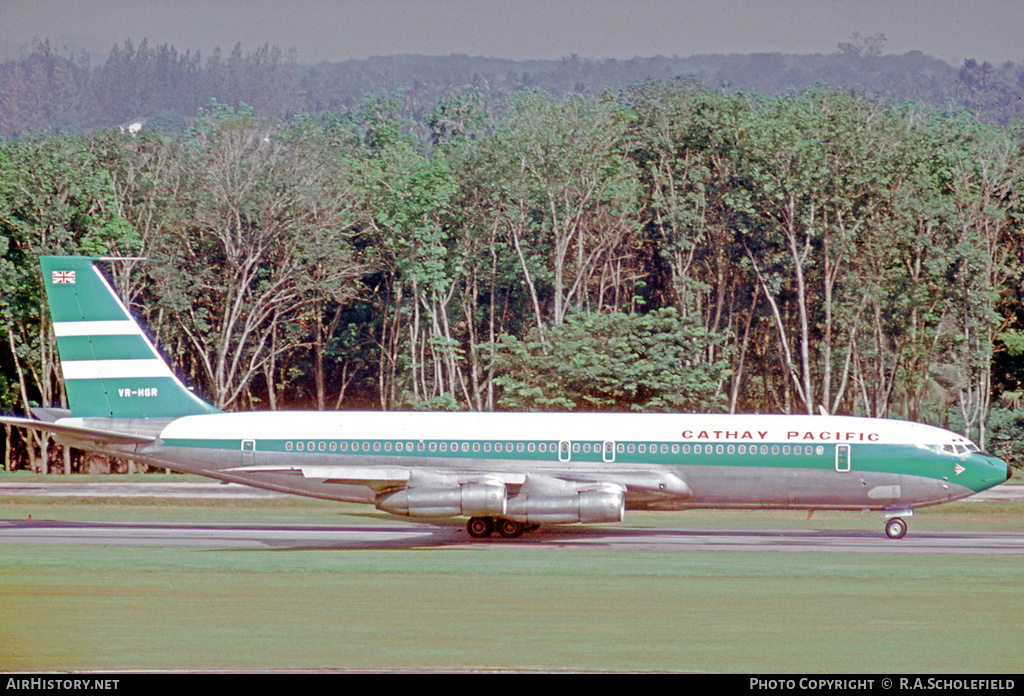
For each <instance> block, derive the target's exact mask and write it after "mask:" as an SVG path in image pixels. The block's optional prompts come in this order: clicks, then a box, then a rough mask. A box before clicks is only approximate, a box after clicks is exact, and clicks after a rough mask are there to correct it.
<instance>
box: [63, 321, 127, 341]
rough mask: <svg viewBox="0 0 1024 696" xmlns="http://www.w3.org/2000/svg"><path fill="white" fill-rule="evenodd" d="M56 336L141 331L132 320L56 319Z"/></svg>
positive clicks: (121, 334)
mask: <svg viewBox="0 0 1024 696" xmlns="http://www.w3.org/2000/svg"><path fill="white" fill-rule="evenodd" d="M53 332H54V333H55V334H56V335H57V338H62V337H64V336H133V335H139V334H141V333H142V332H141V331H140V330H139V327H138V325H137V324H136V323H135V322H134V321H127V320H123V321H57V322H54V324H53Z"/></svg>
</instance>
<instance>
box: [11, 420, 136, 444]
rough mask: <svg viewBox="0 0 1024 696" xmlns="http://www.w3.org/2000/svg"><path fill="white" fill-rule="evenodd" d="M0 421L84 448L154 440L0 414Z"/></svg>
mask: <svg viewBox="0 0 1024 696" xmlns="http://www.w3.org/2000/svg"><path fill="white" fill-rule="evenodd" d="M0 423H6V424H7V425H13V426H16V427H19V428H29V429H30V430H39V431H41V432H44V433H49V434H51V435H53V436H55V437H56V438H58V439H60V440H63V441H67V442H69V443H74V445H77V446H80V447H82V448H84V449H88V448H89V446H90V445H92V446H95V447H102V446H104V445H129V446H130V445H149V444H152V443H153V442H155V441H156V438H155V437H151V436H148V435H138V434H134V433H119V432H113V431H109V430H97V429H95V428H84V427H82V426H79V425H64V424H61V423H51V422H47V421H40V420H35V419H33V418H17V417H14V416H0Z"/></svg>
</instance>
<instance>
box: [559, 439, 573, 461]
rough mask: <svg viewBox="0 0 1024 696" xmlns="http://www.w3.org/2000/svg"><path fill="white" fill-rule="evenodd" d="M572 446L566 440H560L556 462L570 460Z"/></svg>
mask: <svg viewBox="0 0 1024 696" xmlns="http://www.w3.org/2000/svg"><path fill="white" fill-rule="evenodd" d="M571 453H572V446H571V445H570V444H569V441H568V440H562V441H560V442H559V443H558V461H560V462H567V461H569V459H571V458H572V454H571Z"/></svg>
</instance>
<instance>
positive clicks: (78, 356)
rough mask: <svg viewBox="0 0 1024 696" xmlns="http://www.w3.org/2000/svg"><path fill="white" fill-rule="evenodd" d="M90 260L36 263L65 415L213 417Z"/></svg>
mask: <svg viewBox="0 0 1024 696" xmlns="http://www.w3.org/2000/svg"><path fill="white" fill-rule="evenodd" d="M94 261H95V259H92V258H86V257H64V256H43V257H40V259H39V262H40V265H41V266H42V269H43V285H44V287H45V288H46V297H47V301H48V302H49V305H50V315H51V317H52V318H53V325H54V333H56V335H57V350H58V352H59V353H60V358H61V366H62V368H63V372H64V378H65V379H64V381H65V390H66V392H67V397H68V405H69V406H70V408H71V413H72V415H73V416H75V417H82V418H88V417H112V418H176V417H179V416H187V415H196V414H203V413H217V412H218V410H217V409H215V408H214V407H213V406H210V405H209V404H207V403H206V402H204V401H202V400H201V399H199V398H198V397H196V396H195V395H194V394H192V392H190V391H189V390H188V389H187V388H186V387H185V386H184V385H183V384H182V383H181V382H180V381H179V380H178V379H177V378H176V377H175V376H174V374H173V373H172V372H171V370H170V368H169V367H168V366H167V364H166V362H165V361H164V360H163V358H162V357H161V355H160V353H159V352H158V351H157V350H156V348H155V347H154V346H153V344H152V342H150V340H149V338H147V337H146V335H145V333H143V331H142V328H141V327H140V326H139V325H138V323H137V322H136V321H135V320H134V319H133V318H132V317H131V314H130V313H129V312H128V309H127V308H126V307H125V306H124V304H123V303H122V302H121V300H120V299H118V297H117V295H116V293H115V292H114V290H113V288H111V286H110V284H109V283H108V282H107V280H106V278H104V277H103V275H102V274H101V273H100V272H99V270H98V269H97V268H96V267H95V265H94Z"/></svg>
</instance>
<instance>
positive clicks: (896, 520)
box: [885, 517, 907, 539]
mask: <svg viewBox="0 0 1024 696" xmlns="http://www.w3.org/2000/svg"><path fill="white" fill-rule="evenodd" d="M885 533H886V534H888V535H889V538H890V539H902V538H903V537H904V536H905V535H906V533H907V523H906V522H904V521H903V518H902V517H892V518H890V519H888V520H886V522H885Z"/></svg>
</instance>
